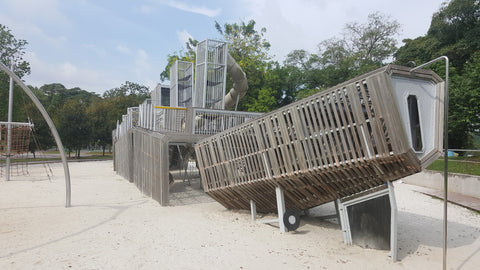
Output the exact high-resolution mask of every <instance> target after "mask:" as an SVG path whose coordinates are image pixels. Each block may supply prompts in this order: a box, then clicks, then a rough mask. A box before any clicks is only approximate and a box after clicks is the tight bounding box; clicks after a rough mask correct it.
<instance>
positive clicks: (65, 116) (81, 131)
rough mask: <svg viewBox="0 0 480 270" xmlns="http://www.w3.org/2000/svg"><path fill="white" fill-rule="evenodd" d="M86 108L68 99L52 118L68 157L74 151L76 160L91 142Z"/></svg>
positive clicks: (84, 105)
mask: <svg viewBox="0 0 480 270" xmlns="http://www.w3.org/2000/svg"><path fill="white" fill-rule="evenodd" d="M86 108H87V105H86V104H85V102H83V101H82V100H79V99H70V100H68V101H66V102H65V103H64V104H63V105H62V106H61V107H60V108H59V109H58V110H57V112H56V114H55V118H54V119H55V125H56V126H57V129H58V133H59V135H60V138H61V139H62V142H63V145H64V146H65V147H66V148H67V150H68V155H69V156H70V153H71V152H73V151H74V152H75V157H76V158H79V157H80V150H81V149H82V148H83V147H86V146H88V144H89V143H90V142H91V140H90V139H91V125H90V121H89V117H88V115H87V110H86Z"/></svg>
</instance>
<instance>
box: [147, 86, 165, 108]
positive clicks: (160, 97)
mask: <svg viewBox="0 0 480 270" xmlns="http://www.w3.org/2000/svg"><path fill="white" fill-rule="evenodd" d="M151 97H152V101H153V103H154V104H155V105H158V106H167V107H170V85H163V84H157V86H156V87H155V89H154V90H153V91H152V94H151Z"/></svg>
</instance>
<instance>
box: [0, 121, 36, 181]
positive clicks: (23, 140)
mask: <svg viewBox="0 0 480 270" xmlns="http://www.w3.org/2000/svg"><path fill="white" fill-rule="evenodd" d="M8 130H9V127H8V124H6V123H2V124H0V159H1V160H0V176H2V177H3V176H4V174H5V173H6V172H4V167H5V166H6V159H7V157H10V160H11V161H12V162H11V165H10V168H11V169H10V173H11V174H16V175H28V166H27V158H28V146H29V144H30V135H31V133H32V130H31V127H30V124H28V123H13V124H11V125H10V134H11V135H10V138H11V139H10V149H8V133H9V132H8Z"/></svg>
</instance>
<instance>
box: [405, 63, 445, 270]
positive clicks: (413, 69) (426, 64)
mask: <svg viewBox="0 0 480 270" xmlns="http://www.w3.org/2000/svg"><path fill="white" fill-rule="evenodd" d="M440 60H445V93H444V100H443V104H444V123H443V146H444V168H443V182H444V183H443V188H444V193H443V270H445V269H447V229H448V227H447V226H448V222H447V205H448V201H447V199H448V193H447V191H448V66H449V60H448V57H446V56H440V57H438V58H437V59H434V60H432V61H430V62H427V63H425V64H422V65H420V66H418V67H415V68H412V69H411V70H410V72H413V71H415V70H417V69H419V68H422V67H424V66H428V65H430V64H432V63H435V62H437V61H440Z"/></svg>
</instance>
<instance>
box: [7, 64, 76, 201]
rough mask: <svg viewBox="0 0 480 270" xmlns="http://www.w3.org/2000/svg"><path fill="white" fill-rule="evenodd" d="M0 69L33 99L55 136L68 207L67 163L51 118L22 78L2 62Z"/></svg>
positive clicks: (68, 176) (69, 191)
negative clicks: (63, 175)
mask: <svg viewBox="0 0 480 270" xmlns="http://www.w3.org/2000/svg"><path fill="white" fill-rule="evenodd" d="M0 69H1V70H3V71H4V72H5V73H7V75H8V76H10V78H13V80H15V82H16V83H17V84H18V85H19V86H20V87H21V88H22V89H23V91H24V92H25V93H26V94H27V95H28V97H30V99H31V100H32V101H33V103H34V104H35V106H37V108H38V110H39V111H40V113H41V114H42V116H43V118H44V119H45V121H46V122H47V124H48V126H49V127H50V131H51V132H52V135H53V137H54V138H55V142H56V143H57V147H58V150H59V151H60V157H61V158H62V163H63V170H64V173H65V188H66V202H65V207H70V202H71V189H70V171H69V170H68V163H67V158H66V156H65V151H64V149H63V144H62V140H61V139H60V136H59V135H58V132H57V129H56V128H55V125H54V124H53V121H52V119H51V118H50V116H49V115H48V113H47V111H46V110H45V108H44V107H43V105H42V103H40V101H39V100H38V98H37V97H36V96H35V94H33V92H32V91H30V89H29V88H28V87H27V86H26V85H25V84H24V83H23V82H22V80H20V78H19V77H18V76H17V75H16V74H15V73H13V72H12V71H11V70H9V69H8V68H7V67H6V66H5V65H4V64H3V63H2V62H0Z"/></svg>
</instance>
